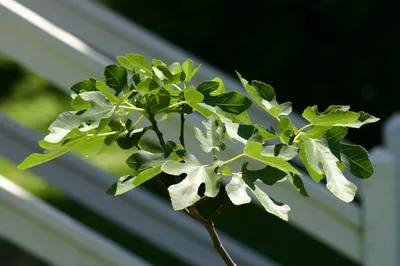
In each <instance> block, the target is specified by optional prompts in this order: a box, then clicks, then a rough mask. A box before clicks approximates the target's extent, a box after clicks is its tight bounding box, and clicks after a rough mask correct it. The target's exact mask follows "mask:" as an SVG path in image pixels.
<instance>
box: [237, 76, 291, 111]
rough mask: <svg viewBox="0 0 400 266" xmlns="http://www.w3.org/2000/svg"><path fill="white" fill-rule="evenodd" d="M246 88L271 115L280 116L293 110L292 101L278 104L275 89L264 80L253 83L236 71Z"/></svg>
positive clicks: (256, 101)
mask: <svg viewBox="0 0 400 266" xmlns="http://www.w3.org/2000/svg"><path fill="white" fill-rule="evenodd" d="M236 73H237V75H238V77H239V80H240V82H241V83H242V85H243V87H244V89H245V90H246V91H247V93H248V94H249V95H250V97H251V98H252V99H253V100H254V102H255V103H256V104H258V105H259V106H260V107H261V108H263V109H264V110H265V111H267V112H268V113H269V114H270V115H272V116H273V117H275V118H278V117H279V116H281V115H289V114H290V113H291V112H292V104H291V103H290V102H287V103H283V104H278V102H277V101H276V95H275V91H274V89H273V88H272V87H271V86H270V85H267V84H265V83H263V82H260V81H255V80H253V81H252V82H251V85H250V84H249V82H248V81H247V80H245V79H244V78H242V76H241V75H240V74H239V73H238V72H236Z"/></svg>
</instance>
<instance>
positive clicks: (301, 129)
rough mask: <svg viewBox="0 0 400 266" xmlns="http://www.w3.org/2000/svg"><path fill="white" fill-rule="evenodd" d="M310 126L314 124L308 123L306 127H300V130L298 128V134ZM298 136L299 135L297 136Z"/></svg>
mask: <svg viewBox="0 0 400 266" xmlns="http://www.w3.org/2000/svg"><path fill="white" fill-rule="evenodd" d="M309 127H312V124H308V125H305V126H304V127H302V128H300V129H299V130H297V132H296V134H299V133H300V132H302V131H303V130H304V129H306V128H309ZM296 137H297V136H296Z"/></svg>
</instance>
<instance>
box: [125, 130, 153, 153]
mask: <svg viewBox="0 0 400 266" xmlns="http://www.w3.org/2000/svg"><path fill="white" fill-rule="evenodd" d="M148 129H149V128H147V127H145V128H137V129H130V130H126V131H125V132H123V133H122V134H121V135H120V136H119V137H118V139H117V143H118V146H119V147H120V148H121V149H124V150H129V149H131V148H132V147H134V146H136V145H137V144H139V141H140V139H141V138H142V137H143V135H144V134H145V133H146V132H147V130H148Z"/></svg>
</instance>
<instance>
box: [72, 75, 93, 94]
mask: <svg viewBox="0 0 400 266" xmlns="http://www.w3.org/2000/svg"><path fill="white" fill-rule="evenodd" d="M71 90H72V91H73V92H75V93H76V94H79V93H81V92H86V91H95V90H96V80H95V79H93V78H91V79H86V80H83V81H81V82H78V83H76V84H75V85H73V86H72V87H71Z"/></svg>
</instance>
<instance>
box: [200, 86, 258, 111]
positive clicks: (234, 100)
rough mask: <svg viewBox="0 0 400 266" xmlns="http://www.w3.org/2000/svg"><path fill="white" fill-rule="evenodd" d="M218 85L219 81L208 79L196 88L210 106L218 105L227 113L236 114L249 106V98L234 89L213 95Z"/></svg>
mask: <svg viewBox="0 0 400 266" xmlns="http://www.w3.org/2000/svg"><path fill="white" fill-rule="evenodd" d="M219 87H220V83H219V82H218V81H211V80H209V81H204V82H202V83H200V84H199V86H198V87H197V90H198V91H199V92H201V93H202V94H203V95H204V99H203V102H204V103H206V104H208V105H210V106H218V107H219V108H221V110H223V111H225V112H227V113H231V114H236V115H238V114H241V113H242V112H244V111H246V110H247V109H248V108H249V107H250V106H251V104H252V102H251V100H250V99H248V98H247V97H246V96H244V95H242V94H240V93H238V92H235V91H231V92H228V93H221V94H218V95H217V96H213V95H215V94H216V91H217V89H219Z"/></svg>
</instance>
